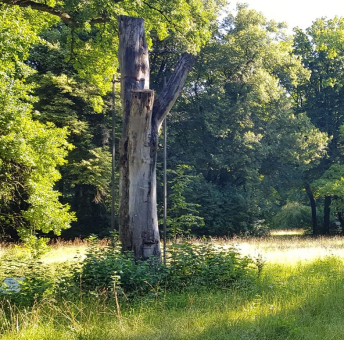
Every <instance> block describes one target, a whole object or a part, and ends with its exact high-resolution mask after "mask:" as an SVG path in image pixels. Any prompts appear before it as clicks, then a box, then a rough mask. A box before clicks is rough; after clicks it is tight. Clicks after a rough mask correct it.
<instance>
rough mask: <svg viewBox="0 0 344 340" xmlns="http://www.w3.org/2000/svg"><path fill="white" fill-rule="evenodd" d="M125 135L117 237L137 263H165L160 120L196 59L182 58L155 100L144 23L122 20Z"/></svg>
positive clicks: (123, 139)
mask: <svg viewBox="0 0 344 340" xmlns="http://www.w3.org/2000/svg"><path fill="white" fill-rule="evenodd" d="M118 20H119V63H120V70H121V99H122V109H123V130H122V137H121V140H120V147H119V154H120V159H119V167H120V188H119V196H120V197H119V199H120V204H119V235H120V240H121V242H122V251H133V252H134V256H135V259H136V260H146V259H147V258H149V257H150V256H155V257H157V258H159V259H161V250H160V238H159V230H158V217H157V207H156V204H157V202H156V156H157V148H158V132H159V128H160V126H161V123H162V121H163V120H164V118H165V116H166V115H167V113H168V111H169V110H170V108H171V107H172V106H173V104H174V103H175V101H176V99H177V98H178V96H179V94H180V91H181V90H182V88H183V86H184V83H185V80H186V77H187V74H188V73H189V71H190V69H191V67H192V65H193V62H194V58H193V56H191V55H189V54H187V53H184V54H182V56H181V57H180V59H179V61H178V63H177V65H176V68H175V70H174V72H173V74H172V76H171V78H170V80H169V81H168V83H167V84H166V86H165V87H164V88H163V90H162V92H161V94H160V95H159V97H158V98H157V99H155V101H154V93H153V91H151V90H149V60H148V47H147V43H146V38H145V32H144V25H143V20H142V19H139V18H132V17H126V16H119V19H118Z"/></svg>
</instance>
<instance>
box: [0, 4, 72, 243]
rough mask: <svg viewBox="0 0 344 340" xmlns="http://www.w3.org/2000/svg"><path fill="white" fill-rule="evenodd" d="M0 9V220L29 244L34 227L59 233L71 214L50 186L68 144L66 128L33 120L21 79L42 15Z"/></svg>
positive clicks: (30, 100)
mask: <svg viewBox="0 0 344 340" xmlns="http://www.w3.org/2000/svg"><path fill="white" fill-rule="evenodd" d="M0 13H1V15H2V16H3V20H1V22H0V32H1V34H0V36H1V53H0V55H1V57H0V110H1V116H0V131H1V133H0V181H1V189H0V202H1V204H0V223H1V227H2V231H3V233H5V234H7V233H8V231H9V230H10V231H11V228H12V232H13V227H14V229H15V231H16V233H18V234H19V236H20V237H21V239H22V240H24V241H25V242H27V243H32V244H33V243H35V235H36V232H37V231H41V232H43V233H48V232H50V231H53V232H54V233H55V234H60V233H61V230H63V229H66V228H68V227H69V226H70V222H71V221H72V220H73V219H74V215H73V214H71V213H69V207H68V206H67V205H63V204H61V203H60V201H59V199H58V197H59V195H60V194H59V193H58V191H56V190H54V185H55V183H56V181H57V180H58V179H59V178H60V174H59V172H58V171H57V166H59V165H62V164H63V163H65V157H66V155H67V151H68V149H70V148H71V145H70V144H68V143H67V141H66V137H67V131H66V129H63V128H61V129H58V128H56V127H55V126H54V125H53V124H51V123H47V124H42V123H40V122H38V121H37V120H35V119H34V116H35V114H36V113H35V112H33V111H32V103H33V102H34V100H35V98H34V97H33V96H32V86H29V85H27V84H26V79H27V77H28V76H29V75H30V74H32V72H33V70H32V69H31V68H30V67H28V66H27V65H25V61H26V59H27V57H28V54H29V49H30V47H31V45H32V44H33V43H36V42H38V41H39V37H38V35H37V32H38V31H39V29H40V28H41V27H44V26H45V25H47V23H46V21H45V18H44V15H39V16H36V17H35V16H34V15H33V12H32V11H28V12H26V13H23V12H22V11H21V10H19V9H17V8H6V9H5V10H3V11H1V12H0Z"/></svg>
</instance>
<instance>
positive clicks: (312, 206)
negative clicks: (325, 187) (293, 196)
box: [305, 182, 319, 235]
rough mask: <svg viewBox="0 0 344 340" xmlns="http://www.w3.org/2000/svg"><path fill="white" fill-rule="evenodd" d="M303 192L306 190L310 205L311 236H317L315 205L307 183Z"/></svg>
mask: <svg viewBox="0 0 344 340" xmlns="http://www.w3.org/2000/svg"><path fill="white" fill-rule="evenodd" d="M305 190H306V193H307V196H308V198H309V202H310V205H311V211H312V228H313V235H319V229H318V222H317V207H316V203H315V199H314V195H313V192H312V189H311V186H310V185H309V183H307V182H306V183H305Z"/></svg>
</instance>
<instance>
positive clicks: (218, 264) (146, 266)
mask: <svg viewBox="0 0 344 340" xmlns="http://www.w3.org/2000/svg"><path fill="white" fill-rule="evenodd" d="M152 261H154V260H152ZM152 261H143V262H135V260H134V258H133V256H132V254H121V252H120V247H119V246H118V245H111V246H104V245H99V244H98V243H97V242H96V241H95V240H93V242H92V243H91V246H90V247H89V249H88V251H87V253H86V256H85V259H84V260H82V261H81V262H80V263H74V264H73V263H72V264H70V265H68V266H67V265H65V266H62V265H59V268H55V267H54V266H49V265H45V264H43V263H41V262H39V259H37V258H36V259H35V258H32V257H30V256H29V253H23V254H22V255H21V257H18V256H15V255H11V254H9V255H7V257H4V258H3V259H2V265H1V266H0V280H1V281H3V279H4V278H5V277H9V276H10V277H14V278H17V280H18V282H19V289H18V290H15V289H14V290H13V287H12V286H10V285H9V286H7V285H6V284H2V286H1V288H0V299H1V298H4V297H6V298H7V299H10V300H12V301H13V302H16V303H18V304H20V305H31V304H33V303H35V302H37V301H40V300H42V299H44V298H49V297H70V296H71V294H76V295H78V294H82V292H84V293H85V294H89V295H96V296H98V295H102V294H103V295H104V294H109V295H111V296H113V295H114V293H115V294H116V296H118V297H119V298H125V299H128V298H134V297H135V296H141V295H147V294H160V293H163V292H166V291H175V292H177V291H178V292H180V291H190V290H192V289H195V288H196V289H204V290H210V289H215V290H223V289H232V288H234V287H242V288H244V287H246V288H249V287H253V286H254V284H255V283H256V282H257V278H258V276H259V274H260V271H261V270H262V263H260V262H259V261H258V262H255V261H254V260H253V259H251V258H250V257H242V256H240V254H239V253H238V251H237V250H235V249H232V248H229V249H224V248H221V247H217V246H215V245H214V244H211V243H203V244H200V245H195V244H192V243H191V242H190V243H181V244H174V245H172V246H171V247H169V248H168V251H167V259H166V264H162V263H159V262H152Z"/></svg>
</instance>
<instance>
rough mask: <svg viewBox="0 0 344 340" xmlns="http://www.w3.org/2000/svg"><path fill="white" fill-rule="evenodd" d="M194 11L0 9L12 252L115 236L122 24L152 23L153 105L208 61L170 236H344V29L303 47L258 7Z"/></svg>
mask: <svg viewBox="0 0 344 340" xmlns="http://www.w3.org/2000/svg"><path fill="white" fill-rule="evenodd" d="M184 2H185V1H182V0H181V1H178V2H175V1H169V0H166V1H162V2H159V3H156V2H155V1H146V2H145V1H142V2H140V1H137V2H133V3H130V4H129V3H127V2H126V1H114V2H111V3H110V2H108V1H100V0H99V1H95V2H94V6H90V5H87V4H86V5H83V2H80V1H64V2H63V4H64V5H63V6H64V7H63V6H62V5H61V4H55V2H53V1H50V2H49V1H48V2H47V3H46V2H40V1H37V2H36V4H37V6H36V7H40V8H41V9H39V10H38V11H37V8H29V7H26V6H24V5H22V4H21V2H20V1H14V2H12V3H8V1H0V15H1V20H0V42H1V44H0V233H1V238H2V239H5V240H9V239H16V238H17V237H18V235H19V236H20V237H21V238H22V239H23V240H26V241H27V242H30V240H31V241H33V240H34V236H35V234H36V233H37V232H39V233H40V235H44V234H47V233H48V235H50V236H51V235H52V234H51V233H52V232H53V233H55V234H57V235H59V234H60V233H61V232H62V236H64V237H76V236H82V237H86V236H89V235H90V234H97V235H99V236H106V235H109V233H110V232H111V230H110V205H111V197H110V194H111V127H112V120H111V115H112V105H111V103H112V97H111V96H112V94H111V88H112V82H111V81H112V75H113V74H114V75H115V78H116V79H117V78H118V70H117V68H118V61H117V59H116V58H117V57H116V56H117V48H118V37H117V22H116V20H115V16H116V15H118V14H129V15H134V16H142V17H143V18H144V19H145V20H146V30H147V32H148V41H149V44H150V63H151V88H153V89H154V90H155V91H157V92H159V91H160V90H161V88H162V86H163V84H164V79H166V77H168V76H169V75H170V74H171V73H172V71H173V67H174V65H175V64H176V61H177V59H178V56H179V55H180V54H181V53H182V52H184V51H188V52H191V53H194V54H197V59H196V63H195V66H194V67H193V69H192V71H191V73H190V74H189V77H188V80H187V84H186V86H185V87H184V90H183V93H182V96H181V97H180V98H179V100H178V102H177V104H176V105H175V106H174V107H173V109H172V110H173V115H171V116H168V117H167V126H168V138H167V144H168V145H167V158H168V182H169V185H168V219H167V226H168V230H169V234H170V236H173V237H177V236H181V235H188V234H193V235H218V236H224V235H226V236H233V235H240V234H241V235H260V234H263V233H265V232H266V230H267V229H268V228H286V227H287V228H292V227H308V228H309V229H310V230H312V232H313V234H316V235H317V234H327V233H329V232H330V229H331V228H333V227H334V226H338V225H339V224H340V225H341V227H342V228H343V229H344V220H343V218H344V217H342V213H343V212H344V157H343V149H342V147H343V142H344V125H343V118H344V88H343V85H344V74H343V66H344V39H343V38H344V19H342V18H334V19H318V20H316V21H314V22H313V24H312V26H311V27H309V28H308V29H306V30H304V31H303V30H301V29H298V28H295V29H294V30H293V34H289V33H288V32H287V30H286V27H285V25H284V24H280V23H276V22H275V21H268V20H267V19H266V18H265V17H264V15H263V14H262V13H259V12H257V11H255V10H252V9H249V8H248V7H247V6H245V5H239V6H238V9H237V11H236V12H235V13H234V14H233V13H227V14H226V15H225V16H223V19H222V20H221V21H218V20H217V14H218V13H219V10H220V9H221V8H222V6H223V5H224V2H223V1H220V0H219V1H201V0H193V1H188V2H187V4H188V5H187V6H186V4H184ZM22 3H26V2H22ZM61 3H62V2H61ZM182 3H183V4H184V5H183V4H182ZM16 5H18V6H16ZM54 6H55V7H54ZM159 6H160V7H159ZM24 7H25V8H24ZM48 9H49V10H48ZM51 9H54V10H55V12H54V13H53V12H52V10H51ZM68 12H69V13H71V12H73V13H74V17H73V18H77V19H73V20H72V19H71V18H68V17H67V14H66V13H68ZM166 13H170V14H169V15H168V16H167V15H166ZM191 17H192V18H194V19H193V20H194V21H192V22H193V24H190V22H191V21H190V20H191V19H190V18H191ZM119 92H120V88H119V84H118V83H116V100H115V108H116V112H117V118H116V136H117V137H116V145H118V143H119V138H120V135H121V117H120V115H119V113H120V112H121V110H120V105H121V104H120V100H119ZM161 137H162V136H161ZM160 146H162V145H160ZM162 156H163V155H162V152H160V153H159V154H158V169H159V171H158V198H159V202H160V204H159V211H160V215H162V211H163V209H162V204H161V203H162V195H163V189H162V179H163V176H162ZM118 161H119V160H117V163H118ZM116 181H117V182H118V178H116ZM116 195H117V198H118V191H117V193H116ZM116 211H117V213H118V206H117V208H116ZM335 222H336V223H335ZM70 226H71V227H70ZM49 233H50V234H49Z"/></svg>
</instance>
